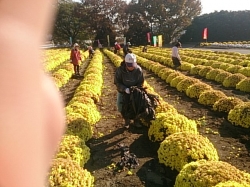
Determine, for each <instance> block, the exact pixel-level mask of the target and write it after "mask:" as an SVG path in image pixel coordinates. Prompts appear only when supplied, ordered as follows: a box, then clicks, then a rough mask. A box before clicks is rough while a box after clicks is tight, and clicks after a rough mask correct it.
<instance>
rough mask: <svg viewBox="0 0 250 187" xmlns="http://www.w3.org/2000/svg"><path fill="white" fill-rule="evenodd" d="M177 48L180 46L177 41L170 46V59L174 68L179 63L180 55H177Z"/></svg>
mask: <svg viewBox="0 0 250 187" xmlns="http://www.w3.org/2000/svg"><path fill="white" fill-rule="evenodd" d="M179 48H181V43H180V42H177V43H176V44H175V45H174V47H173V48H172V61H173V64H174V69H177V68H178V67H179V66H180V65H181V57H180V55H179Z"/></svg>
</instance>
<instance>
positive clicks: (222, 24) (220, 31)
mask: <svg viewBox="0 0 250 187" xmlns="http://www.w3.org/2000/svg"><path fill="white" fill-rule="evenodd" d="M204 28H207V30H208V33H207V35H208V36H207V41H208V42H228V41H250V10H246V11H220V12H218V11H215V12H213V13H210V14H204V15H201V16H197V17H195V18H194V19H193V21H192V24H191V25H190V26H188V27H187V28H186V33H185V34H184V35H182V37H181V41H182V42H204V41H205V40H203V37H202V36H203V30H204Z"/></svg>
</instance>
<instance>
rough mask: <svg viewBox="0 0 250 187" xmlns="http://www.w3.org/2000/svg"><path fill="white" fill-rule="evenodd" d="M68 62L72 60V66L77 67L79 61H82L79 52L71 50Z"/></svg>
mask: <svg viewBox="0 0 250 187" xmlns="http://www.w3.org/2000/svg"><path fill="white" fill-rule="evenodd" d="M70 60H72V64H74V65H79V61H80V60H82V58H81V53H80V51H79V50H75V49H72V50H71V53H70Z"/></svg>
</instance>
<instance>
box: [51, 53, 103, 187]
mask: <svg viewBox="0 0 250 187" xmlns="http://www.w3.org/2000/svg"><path fill="white" fill-rule="evenodd" d="M102 61H103V55H102V54H101V53H100V52H99V51H96V53H95V55H94V57H93V58H92V60H91V62H90V64H89V66H88V68H87V69H86V71H85V73H84V79H83V81H82V82H81V83H80V85H79V86H78V88H77V89H76V91H75V94H74V97H73V99H72V100H71V101H70V102H69V104H68V105H67V106H66V108H65V111H66V123H67V130H66V133H65V135H64V137H63V139H62V141H61V143H60V146H59V149H58V153H57V154H56V156H55V159H54V160H53V162H52V167H51V171H50V173H49V185H50V186H51V187H52V186H58V187H59V186H61V187H62V186H65V187H92V186H94V177H93V176H92V175H91V174H90V172H88V171H87V170H86V169H84V165H85V163H86V162H87V161H88V160H89V158H90V149H89V148H88V147H87V146H86V145H85V142H86V141H88V140H89V139H90V138H92V135H93V126H94V125H95V123H97V122H98V121H99V120H100V118H101V115H100V113H99V111H98V110H97V107H96V105H95V102H96V101H98V100H99V97H100V95H101V89H102V84H103V80H102V73H103V66H102Z"/></svg>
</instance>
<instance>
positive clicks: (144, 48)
mask: <svg viewBox="0 0 250 187" xmlns="http://www.w3.org/2000/svg"><path fill="white" fill-rule="evenodd" d="M142 52H144V53H147V52H148V48H147V46H146V45H145V46H144V47H143V48H142Z"/></svg>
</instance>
